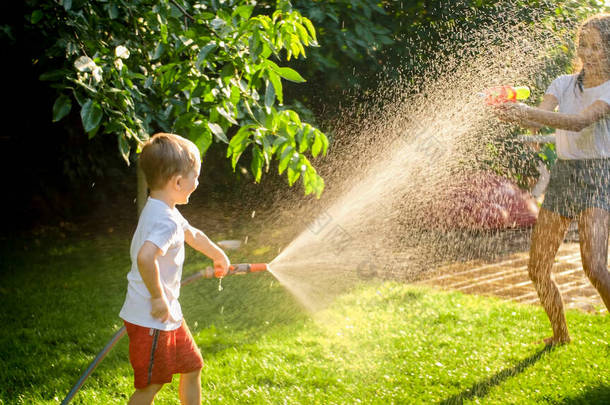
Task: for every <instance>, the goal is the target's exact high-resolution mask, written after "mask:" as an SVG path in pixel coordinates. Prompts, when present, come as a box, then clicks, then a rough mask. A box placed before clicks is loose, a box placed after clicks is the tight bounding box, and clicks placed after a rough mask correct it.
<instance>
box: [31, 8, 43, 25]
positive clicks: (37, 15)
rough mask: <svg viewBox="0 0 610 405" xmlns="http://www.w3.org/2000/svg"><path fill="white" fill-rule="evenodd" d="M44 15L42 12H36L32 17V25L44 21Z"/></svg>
mask: <svg viewBox="0 0 610 405" xmlns="http://www.w3.org/2000/svg"><path fill="white" fill-rule="evenodd" d="M42 17H43V14H42V11H41V10H34V12H33V13H32V15H31V16H30V22H31V23H32V24H36V23H37V22H38V21H40V20H42Z"/></svg>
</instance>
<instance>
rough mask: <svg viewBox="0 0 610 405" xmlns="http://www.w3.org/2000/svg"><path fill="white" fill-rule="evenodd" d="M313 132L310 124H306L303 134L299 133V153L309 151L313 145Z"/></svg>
mask: <svg viewBox="0 0 610 405" xmlns="http://www.w3.org/2000/svg"><path fill="white" fill-rule="evenodd" d="M311 138H312V132H311V126H310V125H309V124H305V125H304V128H303V130H302V132H301V133H299V135H298V137H297V141H298V142H299V152H300V153H303V152H305V151H306V150H307V149H309V145H310V144H311Z"/></svg>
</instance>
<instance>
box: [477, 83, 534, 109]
mask: <svg viewBox="0 0 610 405" xmlns="http://www.w3.org/2000/svg"><path fill="white" fill-rule="evenodd" d="M479 96H481V97H484V98H485V102H486V103H487V104H488V105H498V104H503V103H516V102H517V100H527V98H528V97H529V96H530V89H529V87H527V86H518V87H512V86H496V87H490V88H488V89H485V90H484V91H483V92H482V93H479Z"/></svg>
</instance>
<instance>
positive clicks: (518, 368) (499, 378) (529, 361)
mask: <svg viewBox="0 0 610 405" xmlns="http://www.w3.org/2000/svg"><path fill="white" fill-rule="evenodd" d="M551 350H553V347H552V346H545V347H544V348H543V349H541V350H539V351H537V352H536V353H534V354H533V355H531V356H529V357H527V358H525V359H523V360H521V361H520V362H519V363H517V364H516V365H515V366H513V367H511V368H505V369H504V370H501V371H499V372H497V373H496V374H494V375H492V376H491V377H489V378H486V379H484V380H482V381H479V382H477V383H475V384H474V385H472V386H471V387H469V388H467V389H465V390H464V391H462V392H460V393H459V394H457V395H454V396H452V397H450V398H447V399H445V400H443V401H441V402H440V403H441V404H442V405H457V404H462V403H463V402H464V401H465V400H469V399H473V398H475V397H479V398H481V397H484V396H485V395H487V394H488V393H489V391H490V390H491V389H492V388H493V387H495V386H497V385H500V384H501V383H502V382H504V381H506V380H507V379H509V378H511V377H514V376H516V375H517V374H520V373H522V372H523V371H525V369H526V368H528V367H530V366H532V365H533V364H535V363H536V362H537V361H538V360H540V359H541V358H542V357H543V356H544V355H545V354H546V353H548V352H550V351H551Z"/></svg>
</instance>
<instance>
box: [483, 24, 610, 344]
mask: <svg viewBox="0 0 610 405" xmlns="http://www.w3.org/2000/svg"><path fill="white" fill-rule="evenodd" d="M577 41H578V47H577V54H578V58H579V59H580V62H581V63H582V67H581V68H580V72H579V73H576V74H573V75H564V76H560V77H558V78H557V79H555V80H554V81H553V82H552V83H551V85H550V86H549V88H548V90H547V91H546V94H545V95H544V98H543V100H542V102H541V103H540V105H539V106H538V107H537V108H535V107H528V106H526V105H524V104H511V103H505V104H504V105H501V106H499V107H497V108H496V109H495V111H494V113H495V114H496V115H497V116H498V117H499V118H500V119H501V120H504V121H510V122H514V123H517V124H521V125H522V126H525V127H532V128H540V127H542V126H549V127H553V128H556V129H557V131H556V136H555V138H556V146H557V156H558V159H557V161H556V163H555V166H554V167H553V169H552V171H551V180H550V182H549V186H548V189H547V192H546V195H545V197H544V202H543V204H542V208H541V210H540V213H539V216H538V220H537V222H536V225H535V227H534V230H533V232H532V240H531V248H530V259H529V265H528V272H529V275H530V278H531V280H532V282H533V284H534V286H535V287H536V291H537V292H538V297H539V298H540V301H541V302H542V306H543V307H544V309H545V311H546V313H547V315H548V317H549V320H550V321H551V325H552V327H553V336H551V337H550V338H547V339H544V341H545V343H547V344H561V343H567V342H569V341H570V335H569V333H568V327H567V325H566V319H565V315H564V310H563V302H562V299H561V295H560V293H559V290H558V289H557V285H556V284H555V282H554V281H553V280H552V279H551V267H552V265H553V261H554V258H555V254H556V253H557V249H558V248H559V245H560V244H561V242H562V241H563V239H564V237H565V233H566V231H567V229H568V226H569V225H570V222H571V221H572V219H577V220H578V233H579V240H580V255H581V259H582V265H583V269H584V272H585V274H586V275H587V277H588V278H589V280H590V281H591V283H592V284H593V285H594V286H595V288H596V289H597V291H598V292H599V294H600V296H601V298H602V300H603V301H604V304H605V305H606V308H607V309H608V311H610V273H609V272H608V269H607V266H608V228H609V225H610V14H598V15H595V16H593V17H590V18H589V19H587V20H586V21H585V22H584V23H583V24H582V25H581V27H580V29H579V32H578V35H577ZM557 106H558V107H559V111H558V112H554V110H555V107H557Z"/></svg>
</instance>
